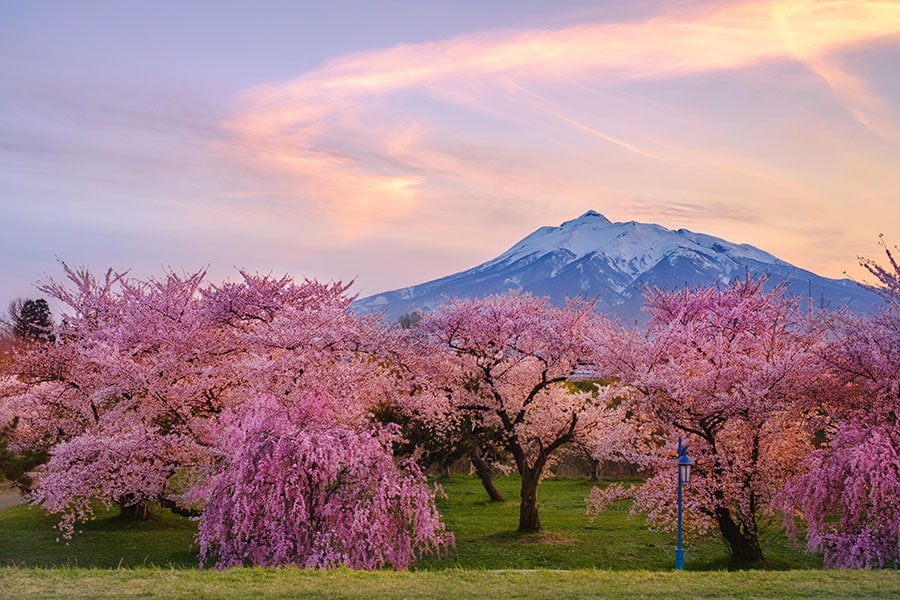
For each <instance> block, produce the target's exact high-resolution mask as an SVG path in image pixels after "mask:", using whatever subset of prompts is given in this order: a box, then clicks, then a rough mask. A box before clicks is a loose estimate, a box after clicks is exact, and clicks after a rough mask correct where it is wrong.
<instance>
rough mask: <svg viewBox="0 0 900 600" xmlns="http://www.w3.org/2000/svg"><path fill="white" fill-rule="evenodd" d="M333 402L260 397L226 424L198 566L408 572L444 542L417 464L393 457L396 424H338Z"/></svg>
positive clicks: (315, 396) (448, 537)
mask: <svg viewBox="0 0 900 600" xmlns="http://www.w3.org/2000/svg"><path fill="white" fill-rule="evenodd" d="M323 400H324V401H323ZM331 404H333V402H331V401H329V400H328V399H323V395H322V393H321V392H317V393H309V394H306V395H305V396H304V397H303V398H302V399H301V401H300V402H299V403H294V404H292V405H290V406H289V407H286V406H285V405H284V404H283V403H281V402H279V401H277V400H275V399H274V398H271V397H269V398H261V399H258V400H257V401H256V402H254V403H251V404H249V405H247V406H246V407H245V408H244V409H243V410H241V411H240V412H239V413H237V414H235V415H232V416H231V418H230V419H227V421H228V423H227V426H226V428H225V429H224V436H223V448H224V449H225V452H226V454H227V456H228V459H227V460H228V464H227V466H226V467H225V468H224V469H222V470H220V471H219V472H218V473H217V474H216V475H215V476H214V478H213V479H212V481H211V483H210V484H209V486H208V487H209V489H208V490H205V491H204V493H202V494H200V495H201V496H202V497H203V498H204V503H205V506H206V507H205V509H204V510H203V513H202V517H201V519H200V527H199V533H198V540H199V543H200V556H201V563H203V562H209V561H212V560H215V561H216V562H215V566H216V567H219V568H223V567H230V566H239V565H246V564H252V565H262V566H282V565H297V566H300V567H304V568H329V567H336V566H341V565H345V566H348V567H350V568H354V569H376V568H381V567H384V566H386V565H390V566H392V567H393V568H395V569H406V568H408V567H409V566H410V565H411V564H412V563H413V562H414V561H415V560H416V559H417V557H419V556H421V555H422V554H425V553H429V552H439V551H440V550H441V549H443V548H446V547H448V546H449V545H452V543H453V535H452V534H451V533H448V532H446V531H445V530H444V526H443V524H442V523H441V521H440V516H439V514H438V512H437V508H436V507H435V503H434V493H433V492H432V491H431V490H430V489H429V488H428V486H427V484H426V482H425V478H424V476H423V475H422V474H421V472H420V471H419V469H418V467H417V466H416V464H415V463H414V462H412V461H406V462H405V463H404V465H403V468H402V469H401V468H400V467H398V465H397V464H396V463H395V461H394V459H393V456H392V454H391V444H392V443H393V442H394V441H395V438H396V432H395V431H394V428H391V427H384V428H381V427H376V428H371V427H368V428H359V427H352V426H348V425H346V424H342V423H340V422H339V421H336V420H335V419H334V414H333V410H332V408H331V407H330V405H331ZM196 493H197V492H196V491H195V494H196Z"/></svg>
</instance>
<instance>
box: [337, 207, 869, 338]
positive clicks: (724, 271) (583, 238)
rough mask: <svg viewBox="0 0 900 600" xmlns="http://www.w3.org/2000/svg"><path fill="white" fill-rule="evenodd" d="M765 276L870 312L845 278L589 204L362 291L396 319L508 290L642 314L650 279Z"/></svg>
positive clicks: (363, 308)
mask: <svg viewBox="0 0 900 600" xmlns="http://www.w3.org/2000/svg"><path fill="white" fill-rule="evenodd" d="M765 274H768V276H769V279H768V284H767V285H769V286H774V285H777V284H779V283H782V282H786V284H787V292H788V294H791V295H796V296H811V297H812V298H813V300H814V301H815V303H816V305H824V306H828V307H830V308H837V307H841V306H849V307H850V308H851V309H852V310H854V311H857V312H863V311H866V310H869V309H870V308H871V307H872V306H874V305H875V303H876V302H877V301H878V300H877V298H876V296H875V295H874V294H872V293H870V292H868V291H866V290H864V289H862V288H860V287H859V286H858V285H856V284H855V283H854V282H852V281H850V280H847V279H828V278H825V277H820V276H819V275H816V274H815V273H812V272H810V271H806V270H804V269H800V268H798V267H795V266H793V265H791V264H790V263H787V262H785V261H783V260H780V259H778V258H776V257H774V256H772V255H771V254H769V253H767V252H764V251H762V250H760V249H758V248H755V247H753V246H750V245H747V244H733V243H731V242H728V241H725V240H722V239H719V238H716V237H713V236H711V235H705V234H702V233H694V232H692V231H688V230H686V229H679V230H677V231H672V230H669V229H666V228H665V227H661V226H660V225H652V224H644V223H636V222H634V221H630V222H628V223H612V222H610V221H609V220H608V219H607V218H606V217H604V216H603V215H601V214H599V213H597V212H594V211H588V212H586V213H585V214H583V215H582V216H580V217H579V218H577V219H574V220H572V221H566V222H565V223H563V224H562V225H560V226H559V227H541V228H540V229H538V230H537V231H535V232H534V233H532V234H531V235H529V236H527V237H526V238H524V239H523V240H522V241H520V242H519V243H517V244H516V245H515V246H513V247H512V248H510V249H509V250H507V251H506V252H504V253H503V254H501V255H500V256H498V257H497V258H495V259H493V260H490V261H488V262H486V263H484V264H481V265H479V266H477V267H474V268H472V269H469V270H467V271H463V272H461V273H456V274H454V275H448V276H447V277H442V278H440V279H436V280H434V281H429V282H427V283H422V284H420V285H415V286H412V287H408V288H403V289H399V290H394V291H390V292H384V293H382V294H376V295H373V296H369V297H367V298H362V299H360V300H358V301H356V303H355V304H354V308H355V309H356V310H358V311H360V312H374V311H383V312H384V313H385V316H386V317H387V318H389V319H396V318H397V317H399V316H400V315H402V314H405V313H409V312H411V311H413V310H416V309H418V310H431V309H433V308H435V307H437V306H439V305H440V304H441V303H443V302H445V301H446V298H448V297H454V296H458V297H465V298H471V297H478V296H483V295H487V294H495V293H506V292H507V291H508V290H510V289H519V290H522V291H526V292H531V293H532V294H534V295H536V296H549V297H550V298H551V299H552V300H553V302H555V303H557V304H562V303H563V302H564V301H565V299H566V298H572V297H575V296H580V297H582V298H588V299H596V300H597V310H599V311H601V312H604V313H607V314H609V315H611V316H615V317H619V318H621V319H622V320H624V321H633V320H637V321H640V320H642V319H643V313H642V312H641V310H640V307H641V304H642V303H643V299H642V294H643V292H644V290H645V289H646V287H647V286H651V287H659V288H663V289H669V290H674V289H681V288H683V287H685V286H687V287H695V286H709V285H715V284H728V283H730V282H732V281H734V280H736V279H739V278H743V277H744V276H746V275H750V276H752V277H759V276H762V275H765Z"/></svg>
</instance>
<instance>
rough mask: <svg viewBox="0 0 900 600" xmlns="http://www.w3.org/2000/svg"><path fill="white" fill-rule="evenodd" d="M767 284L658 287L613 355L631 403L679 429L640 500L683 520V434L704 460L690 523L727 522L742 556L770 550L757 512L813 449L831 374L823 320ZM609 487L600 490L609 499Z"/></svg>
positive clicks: (690, 496) (690, 503) (666, 523)
mask: <svg viewBox="0 0 900 600" xmlns="http://www.w3.org/2000/svg"><path fill="white" fill-rule="evenodd" d="M763 284H764V280H758V281H754V280H750V279H747V280H743V281H739V282H737V283H735V284H732V285H730V286H728V287H726V288H723V289H719V288H716V287H712V288H707V289H697V290H684V291H681V292H674V293H666V292H663V291H659V290H657V291H653V292H650V293H648V296H647V299H646V308H647V310H648V312H649V314H650V317H651V320H650V323H649V325H648V327H647V329H646V331H643V332H641V331H638V330H632V331H621V332H620V335H619V344H618V345H617V346H616V347H615V351H614V352H612V353H609V354H608V355H607V356H606V358H605V360H604V364H605V365H607V368H608V370H609V374H610V375H615V376H617V377H619V378H620V382H621V384H623V386H626V391H625V392H623V393H627V397H628V399H629V403H630V405H631V406H632V407H633V410H635V411H637V412H639V413H640V414H641V415H643V416H645V417H646V418H649V419H652V420H653V421H655V423H656V424H657V427H658V428H659V430H660V431H668V432H670V433H669V440H668V443H666V444H662V445H660V446H659V447H658V449H657V450H656V452H655V453H653V455H651V457H650V459H651V460H650V463H649V466H650V467H651V469H652V472H653V474H652V475H651V477H650V478H649V479H648V480H647V481H646V483H645V484H644V485H643V486H641V487H640V488H639V489H637V490H634V491H633V492H632V493H633V495H634V497H635V504H634V509H635V510H636V511H641V512H646V513H647V514H648V518H649V520H650V522H651V523H652V524H654V525H656V526H658V527H662V528H664V529H668V528H672V527H674V522H675V493H676V485H675V477H676V470H675V468H674V465H675V451H674V446H675V443H674V442H675V436H676V435H684V436H685V438H686V442H687V443H688V444H689V445H690V455H691V457H692V458H693V459H694V461H695V463H696V466H695V468H694V474H693V475H692V477H691V483H690V488H689V490H688V491H687V492H686V493H685V496H684V498H685V506H686V515H687V516H686V525H688V526H689V528H690V529H691V530H692V531H694V532H697V533H701V534H702V533H707V532H712V531H718V533H719V534H720V535H721V536H722V537H723V538H724V540H725V541H726V542H727V543H728V545H729V547H730V549H731V554H732V557H733V559H734V560H735V561H738V562H745V563H751V562H757V561H760V560H762V559H763V552H762V547H761V545H760V540H759V524H758V519H759V518H760V517H761V516H763V515H769V514H772V513H773V509H772V500H773V497H774V496H775V494H776V493H777V492H778V491H779V490H780V489H781V487H782V485H783V483H784V481H785V480H786V479H787V477H788V476H789V475H791V474H792V473H793V472H794V469H795V468H796V465H797V464H798V463H799V462H800V461H801V460H802V459H803V458H804V457H805V456H806V455H807V454H808V453H809V452H810V451H811V450H812V434H811V432H810V431H809V428H808V420H807V418H806V417H807V409H808V406H809V404H807V401H808V402H813V400H814V399H815V396H816V394H817V393H818V392H819V390H821V389H824V387H825V383H826V382H825V381H824V380H823V375H822V373H823V368H822V366H821V363H820V362H819V360H818V354H817V350H818V349H819V348H820V347H821V346H822V345H823V344H824V339H825V330H824V328H823V327H822V326H821V324H820V322H819V320H818V319H817V318H815V315H811V314H808V313H804V311H803V310H802V309H801V308H800V306H799V301H798V300H796V299H790V298H786V297H785V296H784V294H783V289H781V288H776V289H775V290H773V291H769V292H766V291H764V290H763ZM608 493H609V494H611V495H614V496H615V495H620V494H621V493H622V490H621V489H619V488H613V489H612V490H611V491H610V492H608ZM603 496H604V495H603V494H602V493H599V494H595V496H594V498H595V501H596V502H597V503H598V504H599V505H600V506H602V505H603V504H604V503H605V502H606V501H607V500H608V499H604V497H603Z"/></svg>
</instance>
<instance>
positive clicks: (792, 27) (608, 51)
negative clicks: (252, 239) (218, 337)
mask: <svg viewBox="0 0 900 600" xmlns="http://www.w3.org/2000/svg"><path fill="white" fill-rule="evenodd" d="M898 34H900V3H898V2H851V1H828V2H824V1H801V0H792V1H773V2H753V1H747V2H734V3H730V4H721V3H714V4H713V5H711V6H709V5H706V6H704V5H700V6H688V7H685V8H678V9H674V10H671V11H669V12H666V13H662V14H659V15H656V16H654V17H652V18H648V19H647V20H644V21H640V22H630V23H603V22H596V23H585V24H579V25H575V26H571V27H566V28H562V29H555V30H541V29H533V30H525V31H515V30H504V31H488V32H480V33H474V34H468V35H462V36H458V37H454V38H450V39H447V40H442V41H436V42H429V43H422V44H414V45H401V46H397V47H393V48H387V49H380V50H373V51H366V52H360V53H357V54H353V55H349V56H343V57H340V58H336V59H334V60H332V61H330V62H328V63H326V64H324V65H323V66H322V67H320V68H318V69H316V70H314V71H311V72H309V73H306V74H304V75H302V76H300V77H298V78H297V79H295V80H293V81H290V82H286V83H276V84H269V85H265V86H260V87H257V88H254V89H251V90H248V91H247V93H246V94H245V95H244V97H243V99H242V109H241V111H240V112H239V113H238V114H236V115H235V116H234V118H233V119H231V120H230V122H229V123H228V127H229V128H230V129H231V131H233V132H234V134H235V135H236V137H237V139H238V140H239V141H240V147H241V148H243V151H244V155H243V156H244V158H245V159H246V160H248V161H251V162H253V164H254V165H255V166H256V167H257V168H259V169H262V170H263V171H264V172H270V173H273V174H277V175H278V176H281V177H285V178H287V179H288V180H289V181H292V182H293V186H294V188H293V189H294V194H295V195H296V197H298V198H302V199H306V200H307V202H308V203H311V204H313V205H315V206H318V207H319V208H320V209H322V210H323V211H325V212H327V213H330V214H332V215H334V217H335V218H336V220H337V221H338V222H339V223H340V225H341V228H342V232H343V235H345V236H346V237H347V238H354V237H358V236H362V235H365V234H367V233H368V232H370V231H372V230H374V229H377V228H378V227H379V226H381V225H382V224H383V223H386V222H389V221H391V220H396V219H399V218H402V217H405V216H408V215H410V214H412V213H413V212H414V211H415V210H416V209H417V206H418V205H419V202H420V201H421V200H422V198H424V197H426V196H428V195H429V194H434V193H437V188H438V187H439V186H440V185H442V184H443V183H446V182H447V181H456V182H462V183H463V184H464V185H468V186H471V187H472V188H473V189H474V190H475V191H476V192H477V191H478V190H479V189H487V187H488V186H496V185H498V184H499V185H501V186H505V189H509V190H511V191H515V190H517V189H522V188H525V187H528V186H529V185H533V184H534V182H535V181H534V180H535V179H536V178H537V177H538V176H537V175H533V174H532V175H528V176H526V177H524V178H521V177H519V175H517V174H515V173H513V174H510V175H509V176H508V177H507V176H504V175H503V174H502V173H501V174H499V175H498V173H497V169H496V167H497V165H496V164H491V163H488V164H484V163H481V162H479V161H476V160H473V159H470V158H468V157H466V156H463V155H462V154H460V153H458V152H457V153H454V152H451V151H448V150H446V145H447V143H446V141H447V140H448V139H449V140H458V138H459V137H460V135H458V134H457V125H458V126H459V128H462V129H463V130H465V131H466V132H470V133H471V132H475V134H476V135H479V136H481V139H482V140H484V143H485V144H486V145H490V144H497V145H498V146H502V145H503V143H504V142H503V139H502V136H500V137H498V138H496V140H494V141H491V140H490V139H488V138H489V137H490V136H491V134H490V133H488V132H483V131H481V130H480V129H479V127H480V126H479V125H477V124H476V125H472V120H473V119H475V120H477V119H478V118H481V119H487V120H488V126H491V127H492V126H494V125H496V126H497V127H498V129H502V126H503V125H508V124H509V123H512V124H518V125H520V126H523V127H529V128H531V127H537V126H541V125H542V124H543V125H544V126H548V127H549V125H548V123H550V122H552V123H556V124H557V125H561V126H562V127H563V129H564V130H565V129H569V130H571V131H577V132H580V134H581V135H589V136H591V137H593V138H596V139H598V140H601V141H602V142H601V143H606V144H608V145H609V148H608V150H609V151H610V152H624V153H626V154H630V155H633V158H632V159H623V160H638V161H640V160H646V161H654V162H658V161H667V160H669V161H678V160H680V159H681V157H680V156H679V150H680V148H679V147H678V145H677V144H674V145H673V144H672V143H669V142H666V141H664V140H657V139H655V136H654V135H653V132H651V131H641V130H640V127H639V125H640V124H639V123H634V124H632V123H629V125H630V126H629V127H623V131H621V132H620V131H613V129H614V128H615V124H610V123H604V124H602V126H598V124H596V123H589V122H587V121H586V119H585V118H583V117H581V116H579V114H583V113H584V111H583V110H582V111H581V112H580V113H579V111H578V110H576V109H574V108H572V109H570V107H568V106H567V105H566V103H565V102H564V101H561V100H552V99H550V98H549V97H548V96H547V95H546V94H544V93H543V92H542V91H540V90H544V89H547V88H553V87H554V86H571V85H572V82H573V81H575V82H580V81H584V80H590V81H593V82H597V85H598V86H600V87H602V88H603V89H607V90H616V89H617V88H618V87H620V86H623V85H626V84H627V83H628V82H635V81H658V80H673V79H677V78H685V77H689V76H692V75H698V74H704V73H710V72H716V71H729V70H737V69H744V68H748V67H752V66H756V65H761V64H766V63H771V62H776V61H800V62H801V63H802V64H804V65H806V66H807V67H808V68H809V69H811V70H812V71H813V72H814V73H816V74H817V75H818V76H819V77H821V78H822V80H823V81H824V82H825V83H826V84H827V86H828V87H829V89H830V90H832V92H833V93H834V94H835V95H836V96H837V98H838V99H839V101H840V103H841V104H842V105H843V106H844V107H846V109H847V110H848V111H849V112H850V114H852V115H853V117H854V118H855V119H856V120H857V121H858V122H860V123H861V124H863V125H864V126H865V127H867V128H868V129H869V130H871V131H873V132H875V133H877V134H879V135H887V136H892V135H894V134H895V133H896V132H897V131H898V128H897V126H896V122H895V118H896V116H895V115H894V114H892V111H891V110H890V108H889V106H888V105H887V103H885V102H884V101H882V100H881V99H880V98H878V97H877V96H876V95H875V94H874V92H873V91H872V90H871V89H870V88H869V86H868V85H867V84H866V82H865V81H864V80H863V79H862V78H860V77H859V76H857V75H854V74H852V73H850V72H848V71H846V70H845V69H842V68H841V67H840V66H839V65H840V62H839V60H838V57H839V54H840V52H841V51H843V50H845V49H848V48H855V47H858V46H859V45H860V44H864V43H867V42H872V41H876V40H879V39H881V38H885V37H886V36H897V35H898ZM445 111H447V112H445ZM448 114H451V115H452V116H448ZM623 115H624V116H625V118H626V120H628V115H632V116H633V115H634V113H633V112H631V113H627V112H626V113H623ZM538 120H543V121H540V122H539V121H538ZM517 150H518V149H516V148H512V149H510V151H511V153H513V154H515V152H517ZM513 160H514V159H513ZM550 161H552V159H548V163H549V162H550ZM722 161H723V162H729V159H727V158H723V159H722ZM548 167H549V164H548ZM728 168H729V169H732V170H734V171H744V172H750V171H751V170H752V169H755V167H751V166H749V165H747V164H743V165H742V164H740V161H737V162H736V163H735V164H733V165H730V166H729V167H728ZM762 176H765V177H768V176H769V175H766V174H765V173H762ZM780 176H781V175H780V174H777V173H776V174H774V175H772V177H773V178H774V177H780ZM498 179H499V181H498Z"/></svg>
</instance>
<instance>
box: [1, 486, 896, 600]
mask: <svg viewBox="0 0 900 600" xmlns="http://www.w3.org/2000/svg"><path fill="white" fill-rule="evenodd" d="M443 485H444V488H445V490H446V492H447V496H448V497H447V498H446V499H443V500H441V501H440V507H441V512H442V514H443V515H444V519H445V522H446V523H447V525H448V527H450V529H452V530H453V531H454V532H455V533H456V537H457V548H456V550H453V551H451V552H450V553H449V554H448V555H445V556H442V557H440V558H436V557H429V558H426V559H425V560H423V561H422V562H421V563H420V564H419V565H418V566H417V570H418V572H409V573H395V572H391V571H381V572H376V573H357V572H351V571H348V570H335V571H328V572H309V571H301V570H298V569H231V570H228V571H222V572H217V571H212V570H205V571H200V570H198V569H196V568H195V567H196V564H197V558H196V556H197V555H196V547H194V546H193V544H192V541H193V536H194V532H195V531H196V525H195V523H193V522H192V521H189V520H187V519H183V518H181V517H176V516H174V515H171V514H169V513H167V512H163V513H160V514H159V515H156V516H154V517H153V518H151V519H150V520H147V521H139V522H130V521H124V520H122V519H121V518H119V517H117V516H115V515H111V514H110V515H105V516H104V517H103V518H101V519H98V520H97V521H94V522H91V523H87V524H85V525H84V526H83V527H82V528H81V529H82V530H83V533H80V534H78V535H76V537H75V538H74V539H73V540H72V541H71V542H70V543H69V544H68V545H66V544H65V543H61V542H57V541H56V537H57V533H56V530H54V529H53V524H54V523H55V519H54V518H52V517H50V516H48V515H46V514H44V513H43V512H42V511H40V510H38V509H30V508H28V507H25V506H18V507H14V508H10V509H6V510H3V511H0V566H2V568H0V597H2V598H45V597H66V598H130V597H135V598H137V597H142V598H143V597H153V596H155V597H166V598H182V597H183V598H243V597H251V596H252V597H264V598H295V597H296V598H304V597H322V598H353V597H367V598H430V597H439V598H498V597H503V598H553V599H554V600H559V599H562V598H675V597H677V598H701V597H702V598H780V597H786V596H789V597H798V598H822V597H829V598H844V597H846V598H897V597H900V573H897V572H895V571H876V572H850V571H823V570H821V559H820V558H819V557H816V556H808V555H806V554H804V553H803V552H801V551H800V550H799V549H797V548H795V547H793V546H792V545H791V544H790V543H789V542H788V541H787V540H786V539H785V538H784V536H783V535H781V534H780V533H779V532H778V530H777V529H776V528H773V529H772V531H771V532H770V533H768V534H767V543H766V547H765V549H764V552H765V553H766V556H767V563H766V564H765V565H764V566H763V568H761V569H755V570H729V569H730V565H729V563H728V555H727V549H726V547H725V546H724V545H723V544H722V543H720V542H715V541H706V542H698V541H694V540H690V539H688V540H686V543H685V546H686V549H687V560H686V569H687V571H686V572H684V573H678V572H674V571H673V570H672V565H673V562H674V535H673V534H663V533H657V532H652V531H649V530H648V529H647V528H646V527H645V525H644V523H643V520H641V519H628V518H627V512H628V507H627V503H624V502H623V503H619V504H617V505H614V506H613V507H612V509H610V510H608V511H607V512H605V513H604V514H602V515H601V516H600V517H598V518H597V519H596V520H595V521H590V520H589V519H588V518H587V517H586V516H585V514H584V507H585V498H586V497H587V495H588V492H589V490H590V487H591V485H590V484H589V483H588V482H586V481H580V480H558V481H556V480H548V481H545V482H543V483H542V484H541V487H540V490H539V492H538V493H539V501H540V509H541V521H542V524H543V527H544V531H542V532H541V533H539V534H529V535H521V534H518V533H516V532H515V531H514V530H515V527H516V525H517V522H518V502H517V500H516V497H517V495H518V481H517V479H515V478H502V479H500V480H499V481H498V485H499V487H500V489H501V491H502V492H503V493H504V495H506V497H507V498H509V499H510V500H509V501H508V502H505V503H491V502H489V501H488V500H487V497H486V495H485V494H484V491H483V490H482V489H481V486H480V484H479V482H478V481H477V479H473V478H469V477H465V476H455V477H454V478H453V479H452V480H451V481H449V482H445V483H444V484H443Z"/></svg>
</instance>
